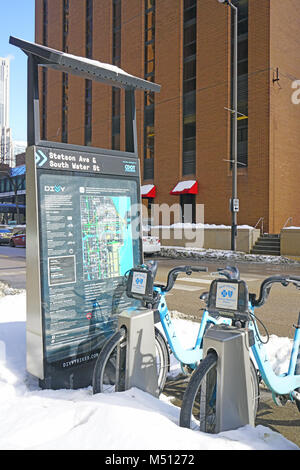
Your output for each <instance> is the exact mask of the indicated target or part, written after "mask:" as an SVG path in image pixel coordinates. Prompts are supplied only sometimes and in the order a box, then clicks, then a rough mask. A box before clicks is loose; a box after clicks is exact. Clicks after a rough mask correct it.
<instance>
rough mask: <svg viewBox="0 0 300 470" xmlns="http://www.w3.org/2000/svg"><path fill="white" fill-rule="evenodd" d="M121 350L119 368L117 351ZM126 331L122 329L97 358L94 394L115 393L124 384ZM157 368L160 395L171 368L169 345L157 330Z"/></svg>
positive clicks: (106, 344)
mask: <svg viewBox="0 0 300 470" xmlns="http://www.w3.org/2000/svg"><path fill="white" fill-rule="evenodd" d="M118 347H119V348H120V349H119V351H120V354H119V358H118V360H119V364H118V367H117V350H118ZM126 348H127V338H126V330H125V329H124V328H121V329H120V330H119V331H117V332H116V333H115V334H114V335H113V336H112V337H111V338H110V339H109V340H108V341H107V342H106V343H105V344H104V346H103V348H102V349H101V351H100V353H99V356H98V358H97V361H96V364H95V368H94V373H93V393H94V394H95V393H113V392H115V391H116V384H117V383H118V384H121V388H122V384H124V381H125V367H126ZM155 350H156V366H157V372H158V388H159V393H161V392H162V390H163V388H164V386H165V383H166V379H167V373H168V370H169V366H170V355H169V349H168V345H167V343H166V340H165V338H164V337H163V335H162V334H161V332H160V331H159V330H158V329H157V328H155Z"/></svg>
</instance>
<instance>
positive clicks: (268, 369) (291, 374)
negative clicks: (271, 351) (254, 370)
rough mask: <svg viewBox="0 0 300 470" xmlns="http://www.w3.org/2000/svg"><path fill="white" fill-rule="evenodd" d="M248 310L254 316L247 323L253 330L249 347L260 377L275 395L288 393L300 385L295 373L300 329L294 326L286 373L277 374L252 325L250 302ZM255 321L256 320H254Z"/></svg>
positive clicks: (252, 310) (299, 378)
mask: <svg viewBox="0 0 300 470" xmlns="http://www.w3.org/2000/svg"><path fill="white" fill-rule="evenodd" d="M250 310H251V312H252V314H253V316H254V319H253V321H251V322H250V323H249V328H251V329H252V330H253V332H254V338H255V344H254V345H253V346H252V347H251V349H252V352H253V355H254V358H255V360H256V362H257V365H258V368H259V371H260V373H261V376H262V379H263V381H264V382H265V384H266V385H267V387H268V388H269V389H270V390H271V391H272V392H273V394H276V395H289V394H291V393H292V392H293V391H294V390H296V389H297V388H299V387H300V375H298V374H297V375H296V374H295V371H296V363H297V356H298V351H299V347H300V329H299V328H296V330H295V336H294V341H293V348H292V351H291V356H290V364H289V369H288V371H287V373H285V374H283V375H277V374H275V372H274V371H273V368H272V366H271V364H270V362H269V359H268V356H267V353H266V350H265V347H264V344H263V343H262V342H261V340H260V338H259V336H258V334H257V331H258V330H257V329H256V328H255V327H254V322H255V314H254V307H253V306H252V305H251V304H250ZM255 323H256V322H255Z"/></svg>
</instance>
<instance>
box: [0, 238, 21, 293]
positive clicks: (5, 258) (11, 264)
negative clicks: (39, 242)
mask: <svg viewBox="0 0 300 470" xmlns="http://www.w3.org/2000/svg"><path fill="white" fill-rule="evenodd" d="M0 281H4V282H6V283H7V284H9V285H10V286H11V287H14V288H16V289H25V288H26V249H25V248H11V247H10V246H5V245H2V246H0Z"/></svg>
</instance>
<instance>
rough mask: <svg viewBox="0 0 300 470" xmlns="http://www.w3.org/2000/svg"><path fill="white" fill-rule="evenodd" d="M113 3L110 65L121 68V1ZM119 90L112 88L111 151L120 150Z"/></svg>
mask: <svg viewBox="0 0 300 470" xmlns="http://www.w3.org/2000/svg"><path fill="white" fill-rule="evenodd" d="M112 2H113V38H112V39H113V40H112V63H113V64H114V65H116V66H117V67H121V7H122V5H121V0H112ZM120 100H121V90H120V88H116V87H112V126H111V127H112V133H111V146H112V149H113V150H120Z"/></svg>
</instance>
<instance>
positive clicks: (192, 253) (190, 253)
mask: <svg viewBox="0 0 300 470" xmlns="http://www.w3.org/2000/svg"><path fill="white" fill-rule="evenodd" d="M160 256H162V257H166V258H174V259H176V258H195V259H199V260H204V261H205V260H208V261H209V260H212V261H214V260H216V261H227V260H228V261H229V262H241V263H243V262H244V263H249V262H253V263H271V264H299V263H298V261H295V260H292V259H289V258H285V257H284V256H273V255H270V256H268V255H250V254H247V253H244V252H242V251H234V252H233V251H230V250H213V249H209V248H208V249H205V248H183V247H181V246H162V247H161V250H160Z"/></svg>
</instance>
